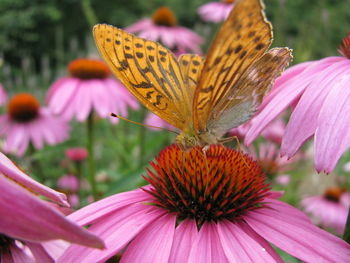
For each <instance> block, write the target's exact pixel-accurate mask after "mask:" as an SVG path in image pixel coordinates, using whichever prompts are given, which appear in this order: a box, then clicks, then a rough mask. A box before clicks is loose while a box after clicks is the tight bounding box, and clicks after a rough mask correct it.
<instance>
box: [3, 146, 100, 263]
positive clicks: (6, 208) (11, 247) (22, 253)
mask: <svg viewBox="0 0 350 263" xmlns="http://www.w3.org/2000/svg"><path fill="white" fill-rule="evenodd" d="M0 193H1V194H0V214H1V220H0V233H1V234H0V242H1V249H0V258H1V262H34V260H32V259H31V258H30V257H29V256H28V254H27V253H26V250H25V249H29V250H30V251H31V253H32V255H33V256H34V258H35V259H36V261H35V262H48V263H50V262H54V258H52V255H50V252H49V250H50V251H51V252H53V251H52V249H49V250H48V248H47V247H46V245H47V246H48V245H49V244H47V243H42V242H44V241H49V240H54V239H63V240H66V241H68V242H72V243H78V244H81V245H84V246H90V247H96V248H103V247H104V244H103V241H102V240H101V239H99V238H98V237H96V236H95V235H93V234H92V233H90V232H89V231H87V230H85V229H84V228H81V227H79V226H78V225H76V224H75V223H73V222H71V221H69V220H68V219H66V218H65V217H64V216H63V215H62V214H61V213H60V212H58V210H56V209H54V208H52V207H51V206H50V205H48V204H47V202H45V201H43V200H41V199H40V198H38V197H37V196H36V194H38V195H42V196H44V197H46V198H48V199H50V200H52V201H54V202H57V203H59V204H61V205H64V206H67V205H68V203H67V201H66V197H65V195H64V194H62V193H59V192H56V191H54V190H52V189H50V188H48V187H46V186H44V185H42V184H40V183H38V182H36V181H34V180H33V179H31V178H30V177H29V176H28V175H26V174H25V173H23V172H22V171H21V170H19V169H18V168H17V167H16V166H15V165H14V164H13V163H12V162H11V161H10V160H9V159H8V158H7V157H6V156H5V155H3V154H2V153H0ZM52 245H53V244H52ZM21 260H22V261H21Z"/></svg>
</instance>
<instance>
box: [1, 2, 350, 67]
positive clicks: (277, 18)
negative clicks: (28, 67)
mask: <svg viewBox="0 0 350 263" xmlns="http://www.w3.org/2000/svg"><path fill="white" fill-rule="evenodd" d="M82 1H83V0H82ZM82 1H79V0H53V1H44V0H33V1H26V0H1V1H0V13H1V16H0V26H1V29H2V33H1V35H0V50H1V51H2V52H3V53H4V57H5V62H6V63H8V64H10V65H11V66H15V67H20V65H21V59H22V58H23V57H26V56H28V57H32V58H33V61H34V65H35V66H36V68H40V67H41V65H40V59H41V57H42V56H48V57H50V58H52V63H53V65H55V64H57V63H59V64H61V63H63V64H64V63H66V62H67V59H66V58H65V53H66V50H67V49H68V48H69V46H70V45H71V42H72V41H75V40H76V41H77V45H78V46H79V48H80V49H86V37H87V36H89V37H91V28H90V26H89V23H88V21H87V19H86V17H85V16H84V12H83V9H82ZM206 2H207V1H205V0H194V1H187V0H152V1H143V0H115V1H110V0H98V1H97V0H92V1H91V5H92V8H93V10H94V12H95V15H96V17H97V20H98V21H99V22H103V23H109V24H113V25H116V26H119V27H124V26H127V25H130V24H132V23H134V22H136V21H137V20H139V19H140V18H143V17H149V16H151V15H152V13H153V12H154V10H155V9H156V8H158V7H159V6H161V5H166V6H169V7H170V8H171V9H172V10H173V11H174V12H175V13H176V15H177V16H178V20H179V23H180V24H181V25H184V26H187V27H190V28H195V29H197V30H198V29H200V28H202V27H203V25H206V26H209V27H210V26H213V27H214V25H208V24H206V23H204V22H202V21H201V20H200V19H199V16H198V15H197V12H196V10H197V8H198V7H199V6H200V5H202V4H204V3H206ZM265 4H266V10H267V14H268V17H269V19H270V20H271V21H272V23H273V25H274V31H275V38H276V39H275V40H276V41H275V45H282V46H285V45H288V46H290V47H292V48H294V49H295V58H296V59H295V62H300V61H304V60H308V59H318V58H321V57H325V56H330V55H336V54H337V52H336V49H337V47H338V45H339V43H340V41H341V39H342V38H343V37H344V36H345V35H346V33H347V32H348V31H349V24H350V12H348V7H349V6H350V0H320V1H319V0H313V1H304V0H265ZM199 33H202V32H199ZM204 36H205V37H206V35H204ZM207 42H210V39H207Z"/></svg>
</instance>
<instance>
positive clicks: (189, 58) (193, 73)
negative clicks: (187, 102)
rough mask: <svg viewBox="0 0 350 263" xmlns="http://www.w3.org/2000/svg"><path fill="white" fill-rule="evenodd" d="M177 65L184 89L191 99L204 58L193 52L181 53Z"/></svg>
mask: <svg viewBox="0 0 350 263" xmlns="http://www.w3.org/2000/svg"><path fill="white" fill-rule="evenodd" d="M179 65H180V70H181V73H182V76H183V79H184V82H185V86H186V89H188V92H189V95H190V98H191V100H193V95H194V91H195V89H196V87H197V84H198V80H199V77H200V74H201V72H202V68H203V65H204V58H203V57H201V56H199V55H194V54H183V55H181V56H180V57H179ZM191 107H192V105H191Z"/></svg>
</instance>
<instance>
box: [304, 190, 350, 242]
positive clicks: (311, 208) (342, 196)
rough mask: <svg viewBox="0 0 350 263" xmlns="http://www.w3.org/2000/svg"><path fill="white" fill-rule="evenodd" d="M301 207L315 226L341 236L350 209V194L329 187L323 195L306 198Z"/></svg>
mask: <svg viewBox="0 0 350 263" xmlns="http://www.w3.org/2000/svg"><path fill="white" fill-rule="evenodd" d="M301 206H302V207H303V209H304V211H305V212H306V213H307V214H309V215H310V217H311V219H312V220H313V222H314V223H315V224H317V225H319V226H321V227H324V228H331V229H332V230H334V231H335V232H336V233H337V234H339V235H341V234H343V232H344V228H345V223H346V219H347V216H348V211H349V207H350V193H349V192H347V191H346V189H344V188H340V187H329V188H327V189H326V190H325V192H324V193H323V194H322V195H317V196H309V197H306V198H304V199H303V200H302V202H301Z"/></svg>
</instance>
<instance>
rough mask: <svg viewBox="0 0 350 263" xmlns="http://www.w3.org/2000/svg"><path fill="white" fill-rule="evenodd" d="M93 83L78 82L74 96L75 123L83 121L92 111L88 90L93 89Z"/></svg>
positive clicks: (89, 81) (87, 81) (86, 81)
mask: <svg viewBox="0 0 350 263" xmlns="http://www.w3.org/2000/svg"><path fill="white" fill-rule="evenodd" d="M93 84H94V81H91V80H84V81H80V83H79V85H78V87H77V92H76V94H75V96H74V100H75V101H74V107H75V116H76V118H77V121H80V122H82V121H85V120H86V119H87V117H88V116H89V114H90V113H91V111H92V98H91V95H90V92H89V90H90V89H93Z"/></svg>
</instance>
